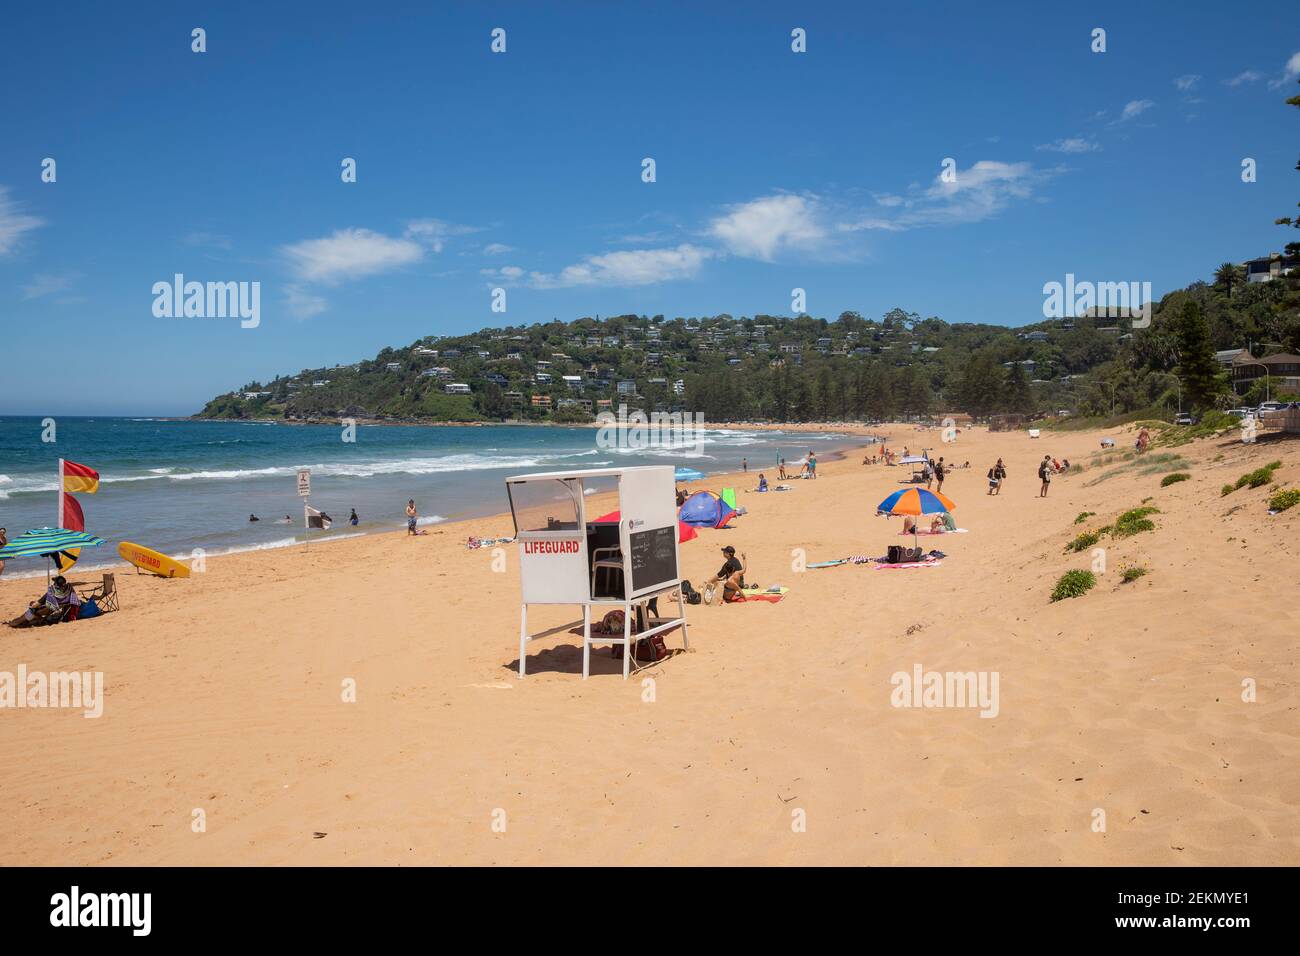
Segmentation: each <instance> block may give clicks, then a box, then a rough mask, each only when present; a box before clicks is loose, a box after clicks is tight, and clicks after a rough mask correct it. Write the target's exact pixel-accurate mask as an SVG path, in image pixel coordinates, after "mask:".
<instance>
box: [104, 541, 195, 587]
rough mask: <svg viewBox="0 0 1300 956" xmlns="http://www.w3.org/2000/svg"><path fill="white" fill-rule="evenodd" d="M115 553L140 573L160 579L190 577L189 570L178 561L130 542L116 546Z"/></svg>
mask: <svg viewBox="0 0 1300 956" xmlns="http://www.w3.org/2000/svg"><path fill="white" fill-rule="evenodd" d="M117 553H118V554H120V555H121V556H122V560H123V561H126V562H128V563H129V564H134V565H135V566H136V567H137V568H139V569H140V570H141V571H148V572H149V573H150V574H156V575H158V577H160V578H188V577H189V576H190V569H189V568H187V567H186V566H185V565H183V564H181V563H180V562H179V561H174V560H172V559H171V558H169V557H167V555H165V554H162V553H160V552H158V551H155V550H154V549H153V548H146V547H144V546H143V545H139V544H132V543H131V542H130V541H123V542H122V543H121V544H119V545H118V546H117Z"/></svg>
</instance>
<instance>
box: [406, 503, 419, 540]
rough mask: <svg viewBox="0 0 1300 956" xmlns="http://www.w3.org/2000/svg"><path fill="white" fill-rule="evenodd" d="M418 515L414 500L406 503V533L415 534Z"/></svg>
mask: <svg viewBox="0 0 1300 956" xmlns="http://www.w3.org/2000/svg"><path fill="white" fill-rule="evenodd" d="M419 517H420V513H419V512H418V511H416V510H415V499H414V498H412V499H410V500H409V501H408V502H407V503H406V533H407V534H415V525H416V522H417V521H418V520H419Z"/></svg>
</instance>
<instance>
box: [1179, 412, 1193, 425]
mask: <svg viewBox="0 0 1300 956" xmlns="http://www.w3.org/2000/svg"><path fill="white" fill-rule="evenodd" d="M1174 424H1175V425H1195V424H1196V418H1195V417H1194V416H1193V415H1192V413H1191V412H1179V413H1178V414H1177V415H1175V416H1174Z"/></svg>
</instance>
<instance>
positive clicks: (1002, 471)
mask: <svg viewBox="0 0 1300 956" xmlns="http://www.w3.org/2000/svg"><path fill="white" fill-rule="evenodd" d="M1006 476H1007V469H1006V466H1005V465H1003V464H1002V459H1001V458H999V459H998V463H997V464H996V465H994V466H993V467H992V468H990V469H989V494H991V495H997V494H1001V493H1002V479H1003V478H1005V477H1006Z"/></svg>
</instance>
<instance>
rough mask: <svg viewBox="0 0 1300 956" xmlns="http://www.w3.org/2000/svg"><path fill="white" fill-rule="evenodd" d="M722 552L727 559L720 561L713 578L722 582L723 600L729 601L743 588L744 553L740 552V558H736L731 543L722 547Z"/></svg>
mask: <svg viewBox="0 0 1300 956" xmlns="http://www.w3.org/2000/svg"><path fill="white" fill-rule="evenodd" d="M722 553H723V554H725V555H726V556H727V560H726V561H724V562H723V563H722V567H721V568H720V569H719V570H718V573H717V574H716V575H715V576H714V578H715V580H718V581H721V582H722V600H723V602H724V603H730V602H731V601H734V600H735V599H736V598H738V597H739V596H740V592H741V591H743V590H744V589H745V555H744V554H743V553H742V554H741V555H740V560H736V549H735V548H733V547H732V546H731V545H727V546H726V547H725V548H723V549H722Z"/></svg>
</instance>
